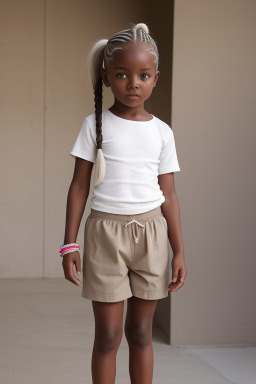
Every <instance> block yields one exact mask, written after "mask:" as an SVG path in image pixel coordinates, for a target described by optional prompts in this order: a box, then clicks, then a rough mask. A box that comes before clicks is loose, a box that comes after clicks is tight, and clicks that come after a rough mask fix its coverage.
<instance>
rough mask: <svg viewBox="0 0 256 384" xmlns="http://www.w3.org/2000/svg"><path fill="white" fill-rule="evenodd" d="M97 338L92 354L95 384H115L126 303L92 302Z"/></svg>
mask: <svg viewBox="0 0 256 384" xmlns="http://www.w3.org/2000/svg"><path fill="white" fill-rule="evenodd" d="M92 306H93V311H94V318H95V338H94V345H93V352H92V362H91V369H92V381H93V384H114V383H115V377H116V353H117V350H118V348H119V345H120V343H121V340H122V333H123V308H124V301H119V302H116V303H104V302H99V301H92Z"/></svg>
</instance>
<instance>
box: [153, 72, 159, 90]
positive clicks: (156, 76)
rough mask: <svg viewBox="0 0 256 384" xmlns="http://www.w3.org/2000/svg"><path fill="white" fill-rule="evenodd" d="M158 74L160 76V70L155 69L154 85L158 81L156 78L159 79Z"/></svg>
mask: <svg viewBox="0 0 256 384" xmlns="http://www.w3.org/2000/svg"><path fill="white" fill-rule="evenodd" d="M159 76H160V72H159V71H157V72H156V75H155V80H154V87H155V86H156V83H157V81H158V79H159Z"/></svg>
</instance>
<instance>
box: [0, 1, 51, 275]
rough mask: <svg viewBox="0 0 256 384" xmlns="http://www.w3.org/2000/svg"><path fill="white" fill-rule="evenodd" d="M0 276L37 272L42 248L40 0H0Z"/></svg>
mask: <svg viewBox="0 0 256 384" xmlns="http://www.w3.org/2000/svg"><path fill="white" fill-rule="evenodd" d="M0 5H1V10H0V41H1V53H0V56H1V60H0V77H1V81H0V84H1V86H0V106H1V113H0V135H1V136H0V146H1V150H0V167H1V182H0V196H1V208H0V217H1V220H0V233H1V258H0V277H25V276H27V277H41V276H42V272H43V270H42V265H43V254H44V239H43V232H44V206H43V204H44V199H43V197H44V193H43V187H44V173H43V172H44V109H43V107H44V28H43V20H44V17H43V6H42V5H43V3H42V1H35V0H23V1H22V2H21V1H14V2H13V1H8V0H6V1H3V0H2V1H1V3H0Z"/></svg>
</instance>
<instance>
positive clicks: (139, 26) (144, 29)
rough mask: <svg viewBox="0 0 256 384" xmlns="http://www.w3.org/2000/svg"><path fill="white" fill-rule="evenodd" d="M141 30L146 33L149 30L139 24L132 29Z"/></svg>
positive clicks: (144, 25) (142, 24)
mask: <svg viewBox="0 0 256 384" xmlns="http://www.w3.org/2000/svg"><path fill="white" fill-rule="evenodd" d="M139 28H140V29H142V30H143V31H144V32H146V33H149V29H148V26H147V25H146V24H144V23H139V24H136V25H135V27H134V29H139Z"/></svg>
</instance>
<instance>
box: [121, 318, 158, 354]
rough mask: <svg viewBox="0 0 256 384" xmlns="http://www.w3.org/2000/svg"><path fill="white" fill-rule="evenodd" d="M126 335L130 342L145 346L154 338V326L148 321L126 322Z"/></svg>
mask: <svg viewBox="0 0 256 384" xmlns="http://www.w3.org/2000/svg"><path fill="white" fill-rule="evenodd" d="M125 336H126V339H127V341H128V343H129V344H132V345H136V346H139V347H141V348H145V347H146V346H148V344H149V343H151V340H152V327H151V325H150V324H148V323H141V324H133V325H132V324H129V325H128V324H126V325H125Z"/></svg>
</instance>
